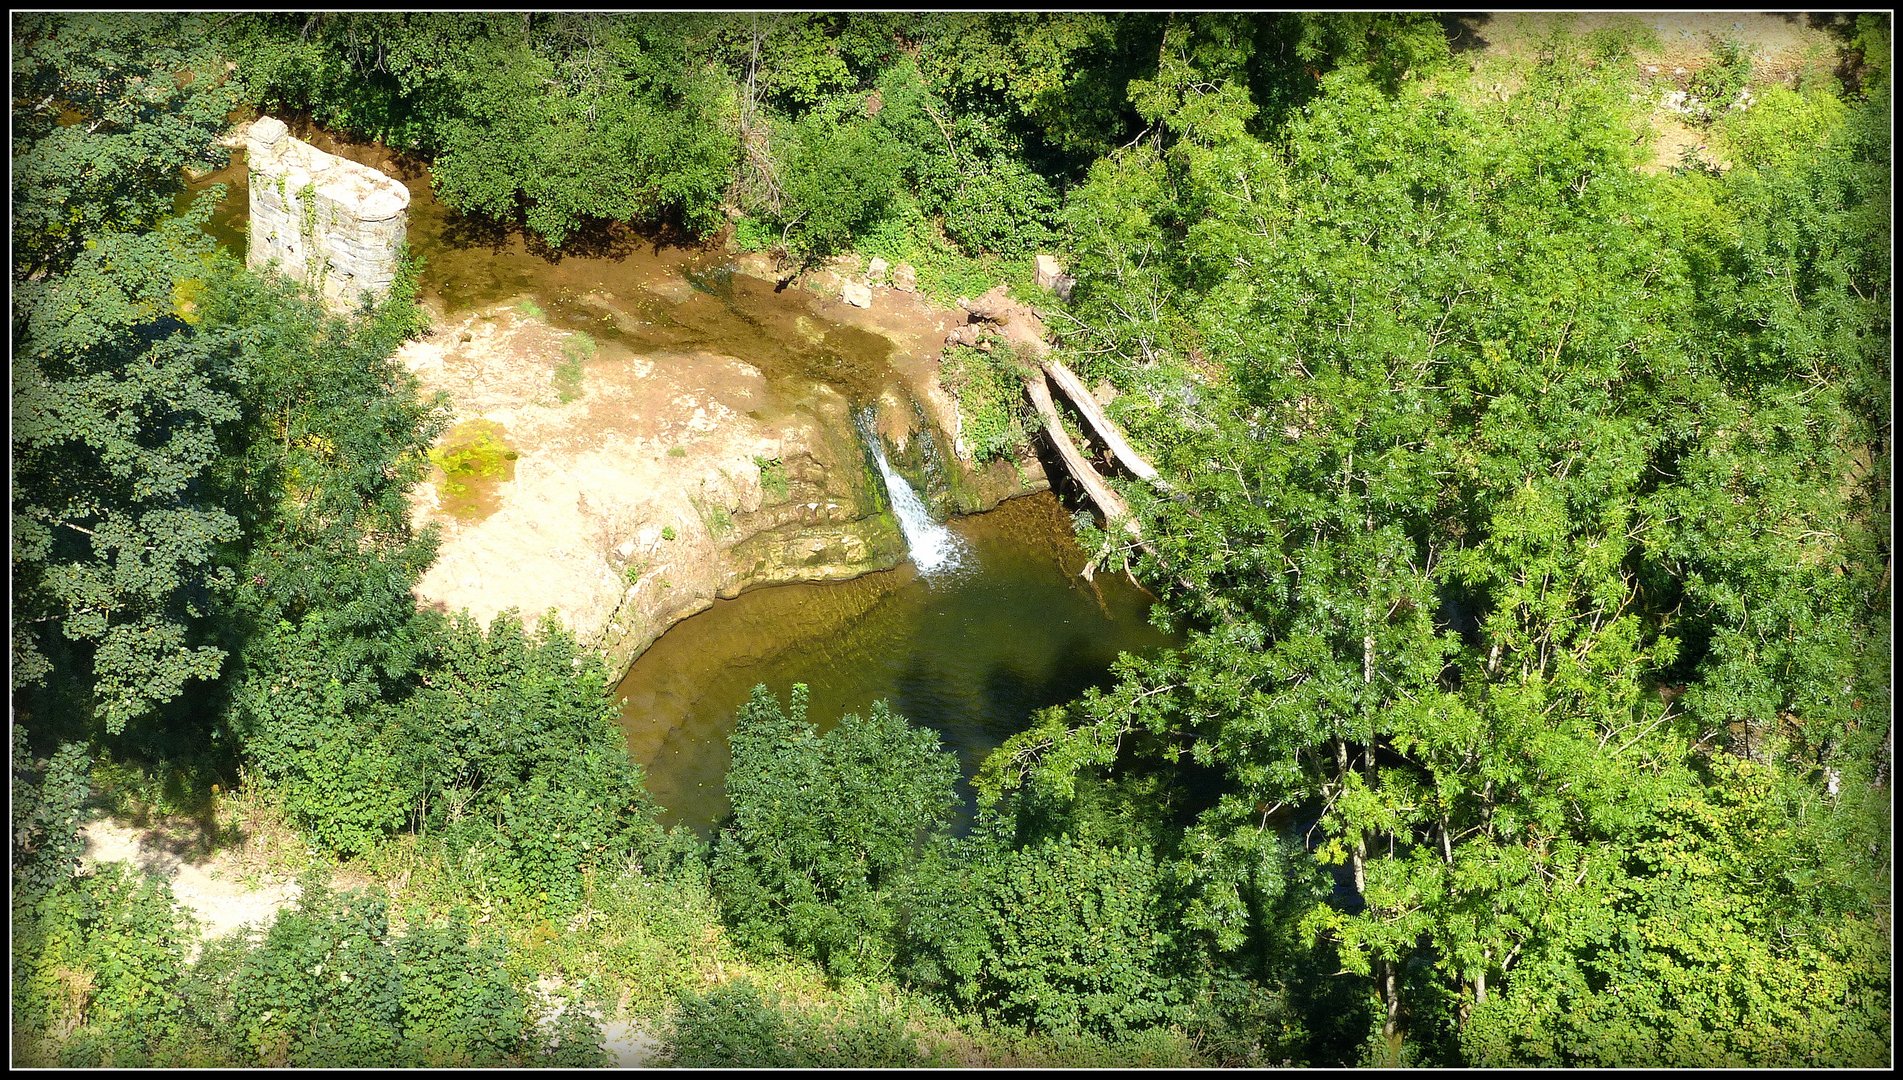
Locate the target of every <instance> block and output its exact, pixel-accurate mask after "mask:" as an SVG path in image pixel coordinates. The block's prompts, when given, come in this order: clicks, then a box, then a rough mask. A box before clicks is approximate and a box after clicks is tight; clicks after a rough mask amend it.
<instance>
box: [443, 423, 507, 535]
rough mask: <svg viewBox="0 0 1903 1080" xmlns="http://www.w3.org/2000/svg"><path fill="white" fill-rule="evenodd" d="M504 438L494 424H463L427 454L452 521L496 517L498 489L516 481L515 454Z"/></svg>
mask: <svg viewBox="0 0 1903 1080" xmlns="http://www.w3.org/2000/svg"><path fill="white" fill-rule="evenodd" d="M506 434H507V430H506V429H505V428H503V426H502V425H501V424H498V423H496V422H495V421H493V420H466V421H464V422H463V423H460V424H457V425H456V426H455V427H453V428H451V429H450V430H449V434H447V435H445V436H444V437H443V441H442V442H441V443H440V444H438V445H437V447H436V448H435V449H434V450H431V451H430V454H429V458H430V461H431V462H432V463H433V464H434V465H435V466H436V467H437V468H438V469H439V470H441V472H442V478H441V479H440V480H439V481H438V482H437V487H438V490H440V491H441V492H442V496H443V510H444V511H445V512H446V513H448V514H449V515H450V516H451V517H453V518H455V519H456V520H458V521H465V522H470V521H481V520H482V519H483V518H485V517H488V516H489V515H490V514H493V513H495V511H496V507H497V505H498V504H499V503H500V501H501V498H500V495H499V493H498V491H497V488H498V487H499V486H501V485H502V484H506V483H508V482H509V481H511V480H513V479H515V460H516V452H515V449H514V448H513V447H511V446H510V445H509V444H508V442H507V441H506V440H505V439H504V436H505V435H506Z"/></svg>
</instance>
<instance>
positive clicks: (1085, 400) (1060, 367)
mask: <svg viewBox="0 0 1903 1080" xmlns="http://www.w3.org/2000/svg"><path fill="white" fill-rule="evenodd" d="M1044 371H1045V373H1046V374H1048V375H1050V377H1051V382H1053V383H1055V384H1057V388H1058V389H1059V390H1061V391H1063V392H1064V396H1065V397H1067V398H1069V399H1070V403H1071V404H1072V405H1074V406H1076V408H1077V411H1078V412H1079V413H1080V414H1082V416H1083V418H1084V419H1085V420H1086V421H1088V422H1089V423H1090V427H1091V430H1093V431H1095V432H1096V433H1097V438H1099V439H1101V440H1103V444H1104V445H1105V446H1106V447H1109V449H1110V455H1111V456H1112V457H1114V458H1116V459H1117V462H1118V463H1119V464H1121V465H1122V466H1123V467H1124V468H1125V469H1127V470H1129V472H1130V475H1132V476H1134V477H1136V478H1137V479H1139V480H1143V481H1145V482H1147V483H1148V484H1150V486H1152V487H1154V488H1156V489H1157V490H1159V491H1168V490H1169V489H1170V486H1169V484H1168V483H1167V482H1166V481H1164V479H1163V478H1162V476H1160V475H1158V474H1157V471H1156V467H1155V466H1153V465H1151V464H1150V463H1149V462H1147V461H1145V460H1143V455H1142V454H1139V453H1137V451H1136V447H1134V446H1131V445H1130V440H1129V439H1126V438H1124V435H1123V429H1122V428H1120V427H1118V426H1117V424H1116V422H1115V421H1113V420H1111V419H1110V417H1108V416H1106V415H1104V411H1103V407H1102V406H1100V405H1098V404H1097V399H1096V398H1094V397H1092V396H1091V394H1090V390H1089V389H1088V388H1086V387H1085V386H1084V381H1083V380H1082V379H1080V378H1078V377H1077V375H1076V373H1075V372H1073V371H1071V369H1069V368H1067V367H1065V366H1064V364H1063V362H1062V361H1060V360H1054V359H1046V360H1045V361H1044Z"/></svg>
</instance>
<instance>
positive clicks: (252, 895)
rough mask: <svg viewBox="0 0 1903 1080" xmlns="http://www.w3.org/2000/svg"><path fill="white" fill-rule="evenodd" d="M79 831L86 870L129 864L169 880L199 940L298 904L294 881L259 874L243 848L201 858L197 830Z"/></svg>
mask: <svg viewBox="0 0 1903 1080" xmlns="http://www.w3.org/2000/svg"><path fill="white" fill-rule="evenodd" d="M80 832H81V835H82V836H83V837H84V838H85V841H86V849H85V852H84V854H83V855H82V856H81V860H82V864H83V865H89V866H97V865H98V864H100V863H106V862H122V863H128V864H130V865H131V866H133V867H134V868H136V869H138V870H139V871H141V872H143V873H146V874H148V875H151V876H152V877H156V878H160V879H163V880H165V881H169V882H170V883H171V885H172V895H173V896H175V897H177V898H178V902H179V904H180V906H182V907H184V908H185V909H186V910H187V911H189V912H191V913H192V917H193V918H194V919H196V920H197V921H198V925H199V929H200V936H201V939H209V938H214V937H219V936H222V935H224V934H228V933H230V932H232V931H234V930H237V929H238V928H240V927H244V926H258V925H262V924H265V923H268V922H270V921H271V919H272V918H274V917H275V916H276V915H277V913H278V911H279V910H280V909H282V908H284V907H285V906H287V905H289V904H291V903H294V902H295V901H296V900H297V896H298V886H297V882H296V881H294V880H291V879H290V878H287V877H284V876H282V875H280V874H276V873H272V872H270V871H267V870H261V869H258V868H257V867H256V866H255V865H254V862H253V860H252V859H251V858H250V857H249V854H248V853H247V852H246V850H245V849H244V848H243V847H226V848H221V849H219V850H216V851H214V852H212V853H210V854H201V853H200V850H201V849H202V848H203V847H204V844H203V842H202V839H201V838H200V837H199V836H197V835H195V834H196V832H197V830H196V828H195V827H193V826H184V827H179V826H168V825H165V824H153V825H146V826H138V825H134V824H132V823H130V822H127V821H123V820H119V819H115V818H97V819H95V820H93V821H90V822H87V823H86V825H85V826H84V827H83V828H82V829H81V830H80Z"/></svg>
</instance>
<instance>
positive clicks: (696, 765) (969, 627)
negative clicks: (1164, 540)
mask: <svg viewBox="0 0 1903 1080" xmlns="http://www.w3.org/2000/svg"><path fill="white" fill-rule="evenodd" d="M950 526H951V529H952V531H953V532H954V533H956V534H958V537H959V539H960V540H961V541H963V543H964V544H965V546H966V551H965V555H964V558H963V561H962V562H961V564H960V566H959V568H957V569H955V570H948V571H942V572H939V573H936V574H933V575H930V576H929V577H927V576H921V575H920V574H919V573H918V571H917V570H916V569H915V568H914V567H913V566H912V565H911V564H910V563H907V564H905V565H903V566H901V567H899V568H898V569H896V570H891V571H887V572H884V573H878V574H868V575H866V576H864V577H861V578H855V579H853V580H852V581H846V582H840V583H836V584H830V585H783V586H778V587H775V588H769V589H758V590H755V591H753V592H749V593H744V594H742V595H741V596H740V597H738V598H737V599H734V600H720V601H716V602H715V604H714V606H713V607H712V608H710V609H708V610H707V611H705V612H702V613H701V614H699V615H696V616H694V617H693V618H690V619H687V620H686V621H684V622H682V623H680V624H679V625H677V626H675V627H674V628H673V629H671V630H669V631H668V632H667V633H666V634H664V635H662V637H661V639H660V640H659V641H657V642H655V643H654V645H653V646H652V647H650V648H649V649H648V651H647V652H646V653H644V654H642V656H641V658H640V659H639V660H637V661H635V663H634V666H633V667H632V668H630V669H629V671H628V674H627V677H626V678H624V679H623V680H622V681H621V686H620V687H619V689H618V691H617V693H618V694H619V695H620V697H621V698H622V699H623V703H622V706H621V726H622V729H623V730H624V731H626V732H627V735H628V746H629V747H630V748H631V750H632V751H633V754H634V757H635V760H637V761H639V762H640V763H641V764H642V765H643V766H645V767H646V768H647V770H648V788H649V790H651V791H652V792H653V793H654V795H655V798H656V799H658V800H659V801H660V803H661V805H662V806H664V807H666V808H667V810H668V817H667V820H669V821H680V822H686V823H688V824H690V825H693V826H694V827H696V828H699V829H702V830H705V829H706V828H707V827H708V826H709V825H710V824H711V823H712V822H714V821H716V820H717V819H718V818H719V817H720V816H721V815H722V814H724V813H725V812H726V805H727V804H726V796H725V794H724V791H723V787H722V782H723V780H724V778H725V776H726V772H727V765H728V749H727V736H728V733H729V732H730V731H731V730H732V727H733V716H734V713H735V711H736V710H738V709H739V707H740V705H741V704H742V703H743V702H745V701H746V699H747V694H748V693H749V692H750V691H751V690H752V689H753V687H754V685H755V684H756V683H765V684H766V685H767V686H768V687H769V688H771V689H772V690H773V692H774V693H775V694H777V695H779V697H780V699H781V700H782V701H784V700H785V699H786V695H787V691H788V690H789V689H790V688H791V687H792V685H793V684H794V683H796V682H804V683H806V684H807V686H808V687H809V688H810V692H811V701H810V703H809V706H808V716H809V718H811V719H812V720H814V721H816V722H818V723H819V724H820V726H821V727H822V728H826V727H831V726H832V725H833V723H835V722H836V721H837V720H838V718H839V717H840V716H841V715H843V714H845V713H848V712H858V713H861V714H864V712H865V711H866V710H867V709H868V708H870V707H871V705H872V702H873V701H875V700H877V699H880V698H884V699H885V700H887V701H889V702H891V703H892V705H893V707H894V708H895V709H897V711H898V712H900V713H901V714H903V715H904V716H905V717H906V718H907V719H909V720H912V721H913V722H915V723H921V724H924V725H926V726H928V727H930V728H932V729H933V730H935V731H937V732H938V733H939V735H940V737H941V738H942V739H943V740H944V742H945V745H946V748H947V749H950V750H952V751H955V752H956V753H957V754H958V757H959V761H960V764H962V765H963V767H964V772H965V775H966V777H967V778H969V777H970V776H971V774H972V773H974V772H975V771H976V770H977V768H978V765H979V763H980V762H982V761H983V760H984V757H985V755H986V754H988V753H990V752H991V751H992V750H993V749H995V748H996V747H997V746H998V744H1000V743H1002V742H1003V741H1004V740H1005V739H1007V738H1009V737H1010V736H1011V735H1012V734H1014V733H1015V732H1017V731H1019V730H1021V729H1022V728H1024V727H1025V725H1026V722H1027V721H1028V720H1029V718H1030V715H1031V713H1032V712H1033V711H1034V710H1036V709H1040V708H1043V707H1045V706H1049V705H1057V704H1060V703H1062V702H1066V701H1069V700H1071V699H1072V698H1074V697H1076V696H1077V695H1078V694H1080V693H1082V692H1083V690H1084V689H1085V688H1086V687H1088V686H1093V685H1107V683H1108V680H1109V667H1110V662H1111V661H1112V660H1114V659H1116V656H1117V653H1118V652H1119V651H1131V652H1142V653H1148V652H1150V651H1153V650H1156V649H1160V648H1163V647H1165V646H1167V645H1169V644H1171V643H1172V639H1171V638H1170V637H1169V636H1168V635H1165V634H1164V633H1163V632H1162V631H1160V630H1157V629H1156V628H1155V627H1153V626H1151V625H1150V624H1149V623H1148V622H1147V621H1146V619H1145V616H1146V615H1147V613H1148V611H1149V605H1150V598H1149V596H1148V594H1146V593H1144V592H1143V591H1141V590H1140V589H1138V588H1136V587H1135V586H1134V585H1132V584H1131V583H1130V581H1129V579H1127V578H1124V577H1120V576H1113V575H1111V574H1107V573H1104V574H1099V575H1097V579H1096V582H1095V584H1092V583H1090V582H1086V581H1084V580H1083V579H1081V578H1079V577H1078V576H1077V573H1076V572H1077V570H1078V569H1079V568H1081V567H1082V566H1083V564H1084V562H1085V558H1086V556H1085V554H1084V552H1083V551H1082V550H1080V549H1079V548H1078V546H1077V543H1076V540H1075V539H1074V538H1073V535H1072V530H1071V521H1070V516H1069V514H1068V513H1067V512H1066V511H1065V510H1064V509H1063V507H1061V506H1060V505H1058V502H1057V500H1056V499H1055V498H1054V497H1052V496H1051V495H1050V494H1048V493H1044V494H1039V495H1030V496H1025V497H1023V498H1019V499H1013V500H1011V501H1010V502H1007V503H1005V504H1004V505H1003V506H1001V507H999V508H998V509H996V510H993V511H991V512H989V513H984V514H973V515H971V516H969V517H962V518H955V519H953V520H952V522H951V523H950Z"/></svg>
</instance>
